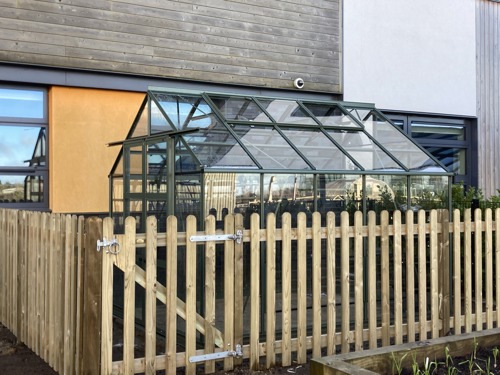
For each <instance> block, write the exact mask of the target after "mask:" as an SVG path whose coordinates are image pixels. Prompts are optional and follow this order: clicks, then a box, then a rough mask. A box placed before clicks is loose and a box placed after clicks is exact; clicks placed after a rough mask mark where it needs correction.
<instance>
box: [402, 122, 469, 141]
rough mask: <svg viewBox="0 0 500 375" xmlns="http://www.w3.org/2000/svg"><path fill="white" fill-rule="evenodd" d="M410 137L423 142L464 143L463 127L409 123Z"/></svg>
mask: <svg viewBox="0 0 500 375" xmlns="http://www.w3.org/2000/svg"><path fill="white" fill-rule="evenodd" d="M411 136H412V137H413V138H423V139H425V140H429V139H438V140H446V141H464V140H465V126H464V125H453V124H441V123H440V124H432V123H420V122H416V121H415V122H412V123H411Z"/></svg>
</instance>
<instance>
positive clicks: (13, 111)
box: [0, 88, 45, 119]
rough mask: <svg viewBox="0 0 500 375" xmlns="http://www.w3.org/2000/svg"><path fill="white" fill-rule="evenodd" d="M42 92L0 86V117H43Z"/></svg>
mask: <svg viewBox="0 0 500 375" xmlns="http://www.w3.org/2000/svg"><path fill="white" fill-rule="evenodd" d="M44 111H45V103H44V92H43V91H41V90H20V89H5V88H0V117H17V118H25V119H43V118H44V117H45V113H44Z"/></svg>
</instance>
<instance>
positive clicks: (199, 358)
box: [189, 344, 243, 363]
mask: <svg viewBox="0 0 500 375" xmlns="http://www.w3.org/2000/svg"><path fill="white" fill-rule="evenodd" d="M229 357H234V358H241V357H243V351H242V350H241V345H240V344H237V345H236V350H228V351H227V352H219V353H211V354H203V355H193V356H191V357H189V362H191V363H195V362H205V361H210V360H213V359H221V358H229Z"/></svg>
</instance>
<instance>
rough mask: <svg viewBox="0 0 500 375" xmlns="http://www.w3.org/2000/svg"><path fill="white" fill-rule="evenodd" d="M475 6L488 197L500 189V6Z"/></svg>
mask: <svg viewBox="0 0 500 375" xmlns="http://www.w3.org/2000/svg"><path fill="white" fill-rule="evenodd" d="M476 4H477V5H476V35H477V46H476V51H477V52H476V53H477V64H478V65H477V101H478V108H477V116H478V121H477V122H478V124H477V127H478V159H479V160H478V165H479V170H478V175H479V176H478V177H479V186H480V187H481V188H482V189H483V191H484V193H485V194H486V195H487V196H489V195H491V194H496V193H497V189H499V188H500V169H499V161H500V50H499V47H498V43H499V41H500V26H499V23H500V4H499V3H497V2H492V1H487V0H478V1H477V3H476Z"/></svg>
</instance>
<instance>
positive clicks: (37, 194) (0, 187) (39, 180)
mask: <svg viewBox="0 0 500 375" xmlns="http://www.w3.org/2000/svg"><path fill="white" fill-rule="evenodd" d="M41 202H44V177H43V176H42V175H37V174H34V175H0V203H41Z"/></svg>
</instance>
